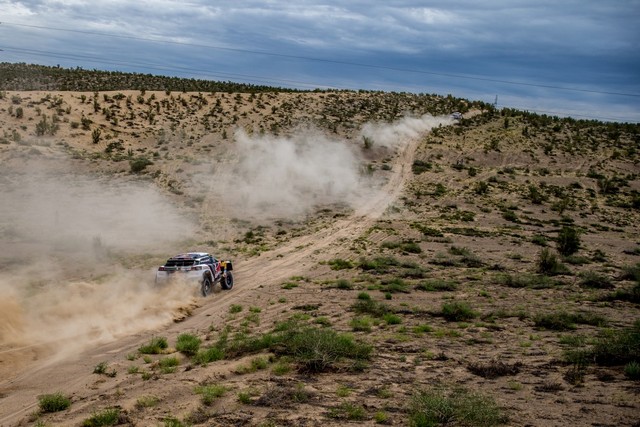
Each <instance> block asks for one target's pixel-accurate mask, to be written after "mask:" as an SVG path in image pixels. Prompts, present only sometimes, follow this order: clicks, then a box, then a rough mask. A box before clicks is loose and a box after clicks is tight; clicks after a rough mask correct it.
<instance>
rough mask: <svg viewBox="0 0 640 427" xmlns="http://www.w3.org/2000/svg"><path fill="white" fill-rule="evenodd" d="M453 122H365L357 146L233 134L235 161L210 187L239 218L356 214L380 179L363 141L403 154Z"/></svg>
mask: <svg viewBox="0 0 640 427" xmlns="http://www.w3.org/2000/svg"><path fill="white" fill-rule="evenodd" d="M451 123H452V119H451V118H449V117H433V116H430V115H424V116H421V117H414V116H407V117H404V118H402V119H400V120H398V121H396V122H393V123H367V124H365V125H364V126H363V127H362V129H361V130H360V132H359V133H358V135H359V137H358V138H357V139H356V142H355V143H354V142H353V141H348V140H346V139H339V138H337V137H334V138H331V137H328V136H327V135H325V134H323V133H321V132H320V131H319V130H313V129H303V130H299V131H297V132H294V133H293V134H292V135H290V136H272V135H248V134H247V133H246V132H244V131H242V130H240V131H238V132H236V134H235V150H236V158H237V162H236V164H235V165H234V166H233V168H231V169H227V168H225V167H224V166H222V167H218V170H217V173H216V174H215V176H214V177H213V178H209V179H210V180H211V181H212V182H216V184H219V185H217V187H218V188H220V187H222V188H225V189H226V191H227V192H228V196H226V197H225V202H224V205H225V206H226V207H227V208H230V210H231V212H229V213H230V214H231V215H233V216H234V217H237V218H241V219H254V220H255V219H258V220H259V219H274V218H286V219H297V218H299V217H300V216H301V215H304V214H307V213H309V212H312V211H313V210H314V209H317V208H319V207H326V206H341V207H348V208H352V209H356V208H357V207H358V206H359V205H361V204H362V203H363V202H365V201H366V200H367V199H369V198H371V197H373V196H374V195H375V193H376V191H378V190H377V189H378V188H379V187H380V184H381V182H380V177H379V176H372V175H370V174H368V173H366V172H364V171H366V163H367V161H368V160H366V158H365V157H366V156H365V153H364V152H363V144H362V137H363V136H364V137H367V138H370V140H371V141H373V144H374V146H378V147H386V148H389V149H400V148H402V147H404V146H405V145H406V144H407V142H408V141H409V140H411V139H416V138H420V137H421V136H423V135H425V134H426V133H427V132H428V131H430V130H431V129H433V128H434V127H437V126H441V125H447V124H451Z"/></svg>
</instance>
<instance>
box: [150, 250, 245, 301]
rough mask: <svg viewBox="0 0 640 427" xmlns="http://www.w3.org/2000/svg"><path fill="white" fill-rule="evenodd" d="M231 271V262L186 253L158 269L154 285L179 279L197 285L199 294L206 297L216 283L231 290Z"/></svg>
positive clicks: (209, 256)
mask: <svg viewBox="0 0 640 427" xmlns="http://www.w3.org/2000/svg"><path fill="white" fill-rule="evenodd" d="M232 270H233V264H232V263H231V261H219V260H217V259H216V258H214V257H213V256H211V255H210V254H208V253H206V252H187V253H184V254H180V255H176V256H174V257H171V258H169V259H168V260H167V262H166V263H165V264H164V265H163V266H161V267H160V268H158V271H157V272H156V283H164V282H167V281H169V280H170V279H172V278H180V279H182V280H185V281H186V282H189V283H196V284H198V286H199V287H200V293H201V294H202V296H204V297H206V296H207V295H209V294H210V293H211V290H212V289H213V286H214V285H215V284H216V283H218V282H220V287H221V288H222V289H225V290H229V289H231V288H233V274H232V273H231V271H232Z"/></svg>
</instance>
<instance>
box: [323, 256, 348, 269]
mask: <svg viewBox="0 0 640 427" xmlns="http://www.w3.org/2000/svg"><path fill="white" fill-rule="evenodd" d="M328 264H329V266H331V269H332V270H346V269H349V268H353V267H354V264H353V262H352V261H349V260H346V259H342V258H334V259H332V260H329V262H328Z"/></svg>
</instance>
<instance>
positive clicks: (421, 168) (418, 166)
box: [411, 160, 432, 175]
mask: <svg viewBox="0 0 640 427" xmlns="http://www.w3.org/2000/svg"><path fill="white" fill-rule="evenodd" d="M431 168H432V164H431V163H429V162H425V161H422V160H415V161H414V162H413V164H412V165H411V170H412V172H413V173H414V174H415V175H419V174H421V173H423V172H426V171H428V170H431Z"/></svg>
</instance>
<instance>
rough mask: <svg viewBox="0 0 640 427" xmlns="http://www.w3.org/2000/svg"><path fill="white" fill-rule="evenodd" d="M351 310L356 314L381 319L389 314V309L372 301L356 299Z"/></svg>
mask: <svg viewBox="0 0 640 427" xmlns="http://www.w3.org/2000/svg"><path fill="white" fill-rule="evenodd" d="M351 308H352V309H353V311H355V312H356V313H358V314H370V315H372V316H374V317H382V316H384V315H385V314H386V313H388V312H389V307H387V306H386V305H385V304H383V303H381V302H378V301H374V300H372V299H364V300H363V299H358V300H357V301H356V302H355V303H354V304H353V305H352V306H351Z"/></svg>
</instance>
